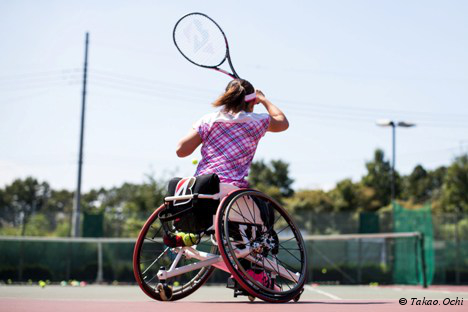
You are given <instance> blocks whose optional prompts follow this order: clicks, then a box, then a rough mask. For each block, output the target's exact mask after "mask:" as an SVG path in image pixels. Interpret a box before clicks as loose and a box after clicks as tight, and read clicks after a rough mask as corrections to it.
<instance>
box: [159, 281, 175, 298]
mask: <svg viewBox="0 0 468 312" xmlns="http://www.w3.org/2000/svg"><path fill="white" fill-rule="evenodd" d="M156 291H157V292H158V293H159V295H160V296H161V299H162V300H163V301H170V300H171V299H172V287H171V286H168V285H167V284H163V283H159V284H158V285H157V286H156Z"/></svg>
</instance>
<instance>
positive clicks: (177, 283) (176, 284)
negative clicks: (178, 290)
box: [172, 281, 180, 287]
mask: <svg viewBox="0 0 468 312" xmlns="http://www.w3.org/2000/svg"><path fill="white" fill-rule="evenodd" d="M172 285H174V287H177V286H179V285H180V283H179V282H178V281H175V282H174V284H172Z"/></svg>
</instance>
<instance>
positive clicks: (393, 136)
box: [391, 121, 396, 203]
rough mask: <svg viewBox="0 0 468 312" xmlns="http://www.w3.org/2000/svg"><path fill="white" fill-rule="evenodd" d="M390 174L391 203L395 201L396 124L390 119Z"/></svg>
mask: <svg viewBox="0 0 468 312" xmlns="http://www.w3.org/2000/svg"><path fill="white" fill-rule="evenodd" d="M391 126H392V176H391V183H392V203H393V202H394V201H395V140H396V138H395V135H396V131H395V129H396V125H395V123H394V122H393V121H392V122H391Z"/></svg>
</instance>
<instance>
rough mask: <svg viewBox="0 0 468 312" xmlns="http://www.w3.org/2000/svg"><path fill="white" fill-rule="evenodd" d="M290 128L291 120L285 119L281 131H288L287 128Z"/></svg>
mask: <svg viewBox="0 0 468 312" xmlns="http://www.w3.org/2000/svg"><path fill="white" fill-rule="evenodd" d="M288 128H289V121H288V120H287V119H285V120H284V121H283V122H282V123H281V131H286V130H288Z"/></svg>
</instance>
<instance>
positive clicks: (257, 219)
mask: <svg viewBox="0 0 468 312" xmlns="http://www.w3.org/2000/svg"><path fill="white" fill-rule="evenodd" d="M215 228H216V240H217V242H218V248H219V251H220V254H221V256H222V257H223V260H224V262H225V264H226V266H227V267H228V269H229V270H230V271H231V273H232V275H233V277H234V278H235V279H236V280H237V282H238V283H239V284H240V286H242V288H244V289H245V290H246V291H247V292H248V293H249V294H250V295H252V296H254V297H257V298H260V299H262V300H265V301H268V302H287V301H290V300H294V299H295V298H298V295H300V294H301V292H302V290H303V288H304V283H305V278H306V272H307V267H306V264H307V259H306V250H305V244H304V241H303V239H302V235H301V233H300V232H299V229H298V228H297V227H296V225H295V224H294V222H293V220H292V219H291V217H290V216H289V215H288V213H287V212H286V210H285V209H284V208H283V207H282V206H281V205H280V204H278V203H277V202H276V201H275V200H274V199H272V198H271V197H269V196H267V195H265V194H263V193H261V192H258V191H255V190H245V189H244V190H238V191H235V192H233V193H231V194H230V195H229V196H227V197H226V198H224V199H223V201H222V202H221V204H220V207H219V209H218V212H217V215H216V224H215Z"/></svg>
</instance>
